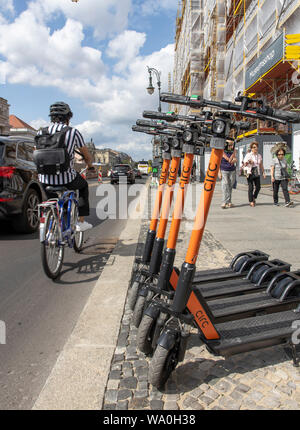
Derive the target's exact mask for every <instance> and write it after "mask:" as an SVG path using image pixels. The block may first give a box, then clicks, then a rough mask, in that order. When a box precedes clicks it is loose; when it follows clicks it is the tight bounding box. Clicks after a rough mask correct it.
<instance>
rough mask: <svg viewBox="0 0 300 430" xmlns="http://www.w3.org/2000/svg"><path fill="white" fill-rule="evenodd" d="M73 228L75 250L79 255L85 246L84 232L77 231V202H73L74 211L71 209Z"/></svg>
mask: <svg viewBox="0 0 300 430" xmlns="http://www.w3.org/2000/svg"><path fill="white" fill-rule="evenodd" d="M71 211H72V212H71V220H72V221H71V228H72V231H74V236H73V238H74V242H73V248H74V251H75V252H77V253H79V252H80V251H81V250H82V246H83V235H84V233H83V232H82V231H76V225H77V223H78V217H79V215H78V206H77V205H76V204H75V202H72V209H71Z"/></svg>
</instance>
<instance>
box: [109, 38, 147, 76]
mask: <svg viewBox="0 0 300 430" xmlns="http://www.w3.org/2000/svg"><path fill="white" fill-rule="evenodd" d="M145 41H146V34H145V33H137V32H136V31H128V30H127V31H124V32H123V33H122V34H120V35H118V36H117V37H116V38H115V39H113V40H111V41H110V42H109V44H108V48H107V55H108V56H109V57H111V58H118V59H120V61H119V62H118V63H117V64H116V66H115V71H116V72H122V71H125V70H126V69H127V67H128V66H129V65H130V63H131V62H132V61H133V60H134V59H135V58H136V56H137V55H138V53H139V51H140V49H141V48H142V46H143V45H144V43H145Z"/></svg>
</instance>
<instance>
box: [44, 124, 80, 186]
mask: <svg viewBox="0 0 300 430" xmlns="http://www.w3.org/2000/svg"><path fill="white" fill-rule="evenodd" d="M64 127H67V125H66V124H64V123H58V122H57V123H55V124H51V125H50V126H49V127H48V131H49V133H50V134H54V133H56V132H57V131H61V130H62V129H63V128H64ZM38 134H42V132H41V131H39V132H38ZM65 145H66V147H67V151H68V153H69V155H70V168H69V169H68V170H66V171H65V172H62V173H60V174H59V175H39V181H40V182H41V183H42V184H48V185H64V184H68V183H69V182H72V181H73V180H74V179H75V178H76V176H77V172H76V170H75V169H74V157H75V152H74V151H75V148H76V147H77V148H82V147H83V146H85V143H84V140H83V137H82V135H81V133H80V132H79V131H78V130H77V129H76V128H71V129H70V130H68V131H67V133H66V137H65Z"/></svg>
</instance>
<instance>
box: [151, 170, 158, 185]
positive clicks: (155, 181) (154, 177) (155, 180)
mask: <svg viewBox="0 0 300 430" xmlns="http://www.w3.org/2000/svg"><path fill="white" fill-rule="evenodd" d="M152 185H153V186H154V187H158V185H159V184H158V168H157V166H153V167H152Z"/></svg>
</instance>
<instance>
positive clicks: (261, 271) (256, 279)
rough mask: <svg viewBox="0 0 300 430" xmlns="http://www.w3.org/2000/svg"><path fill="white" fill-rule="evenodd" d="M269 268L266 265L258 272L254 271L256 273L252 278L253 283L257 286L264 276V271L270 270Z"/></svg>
mask: <svg viewBox="0 0 300 430" xmlns="http://www.w3.org/2000/svg"><path fill="white" fill-rule="evenodd" d="M268 268H269V266H267V265H266V264H264V265H263V266H260V267H259V268H258V269H257V270H255V271H254V273H253V274H252V278H251V281H252V282H253V283H254V284H257V283H258V282H259V280H260V278H261V276H262V274H263V273H264V271H265V270H266V269H268Z"/></svg>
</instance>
